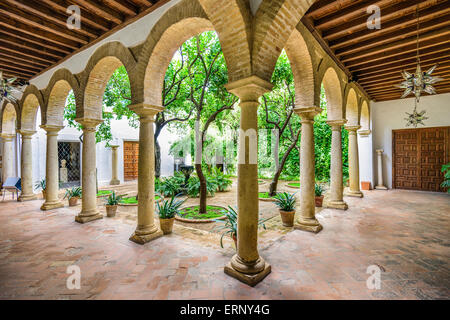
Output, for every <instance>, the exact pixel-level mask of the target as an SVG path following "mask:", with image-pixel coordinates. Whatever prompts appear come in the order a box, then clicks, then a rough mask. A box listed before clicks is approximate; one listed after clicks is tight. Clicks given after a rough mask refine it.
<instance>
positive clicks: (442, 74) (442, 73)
mask: <svg viewBox="0 0 450 320" xmlns="http://www.w3.org/2000/svg"><path fill="white" fill-rule="evenodd" d="M449 74H450V68H449V67H447V68H443V69H440V70H439V71H435V72H434V73H433V76H434V77H441V78H444V79H447V76H448V75H449ZM403 81H405V80H404V79H403V77H402V76H401V75H398V76H397V77H391V78H387V79H385V80H384V81H378V82H372V83H365V84H362V83H360V84H361V85H362V86H363V87H364V88H365V89H366V91H370V90H372V89H378V88H384V87H387V86H390V85H395V84H400V83H401V82H403Z"/></svg>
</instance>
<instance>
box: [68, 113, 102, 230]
mask: <svg viewBox="0 0 450 320" xmlns="http://www.w3.org/2000/svg"><path fill="white" fill-rule="evenodd" d="M75 120H76V121H77V122H78V123H80V124H81V125H82V126H83V151H82V152H83V158H82V164H81V188H82V192H83V195H82V197H81V212H80V213H79V214H78V216H76V217H75V221H76V222H79V223H86V222H89V221H93V220H97V219H102V218H103V215H102V214H101V213H100V212H99V211H98V209H97V181H96V180H97V179H96V178H97V176H96V168H97V163H96V150H95V146H96V141H95V128H96V127H97V125H99V124H100V123H101V122H102V120H96V119H75Z"/></svg>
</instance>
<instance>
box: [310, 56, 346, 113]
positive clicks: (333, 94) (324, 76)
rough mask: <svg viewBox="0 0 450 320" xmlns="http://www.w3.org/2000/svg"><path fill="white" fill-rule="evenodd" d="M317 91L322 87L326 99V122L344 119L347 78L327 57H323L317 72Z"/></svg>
mask: <svg viewBox="0 0 450 320" xmlns="http://www.w3.org/2000/svg"><path fill="white" fill-rule="evenodd" d="M317 79H318V81H317V83H316V85H317V89H318V90H319V99H320V90H321V87H322V85H323V86H324V89H325V95H326V98H327V109H328V112H327V116H328V120H341V119H345V102H344V101H345V98H344V97H345V88H346V83H347V76H346V75H345V73H344V72H343V71H342V70H341V69H340V68H338V67H337V66H336V64H335V63H334V61H332V60H331V59H330V58H329V57H328V56H325V57H323V60H322V61H321V63H320V66H319V70H318V77H317Z"/></svg>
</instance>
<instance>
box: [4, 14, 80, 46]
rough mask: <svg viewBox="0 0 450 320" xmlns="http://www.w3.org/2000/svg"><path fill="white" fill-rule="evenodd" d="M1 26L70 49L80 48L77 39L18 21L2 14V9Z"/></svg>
mask: <svg viewBox="0 0 450 320" xmlns="http://www.w3.org/2000/svg"><path fill="white" fill-rule="evenodd" d="M0 26H4V27H7V28H10V29H14V30H16V31H18V32H22V33H24V34H28V35H31V36H35V37H37V38H39V39H43V40H46V41H49V42H53V43H55V44H58V45H61V46H65V47H67V48H70V49H79V48H80V46H79V43H78V42H76V41H72V40H69V39H66V38H63V37H60V36H57V35H55V34H53V33H51V32H48V31H44V30H41V29H39V28H36V27H32V26H29V25H27V24H24V23H22V22H18V21H16V20H14V19H11V18H9V17H6V16H4V15H2V14H1V11H0Z"/></svg>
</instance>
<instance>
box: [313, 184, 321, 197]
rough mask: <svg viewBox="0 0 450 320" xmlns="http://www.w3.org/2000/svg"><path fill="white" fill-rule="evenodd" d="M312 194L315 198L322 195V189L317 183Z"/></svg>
mask: <svg viewBox="0 0 450 320" xmlns="http://www.w3.org/2000/svg"><path fill="white" fill-rule="evenodd" d="M314 194H315V196H316V197H320V196H322V194H323V187H322V186H321V185H320V184H318V183H316V184H315V186H314Z"/></svg>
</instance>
